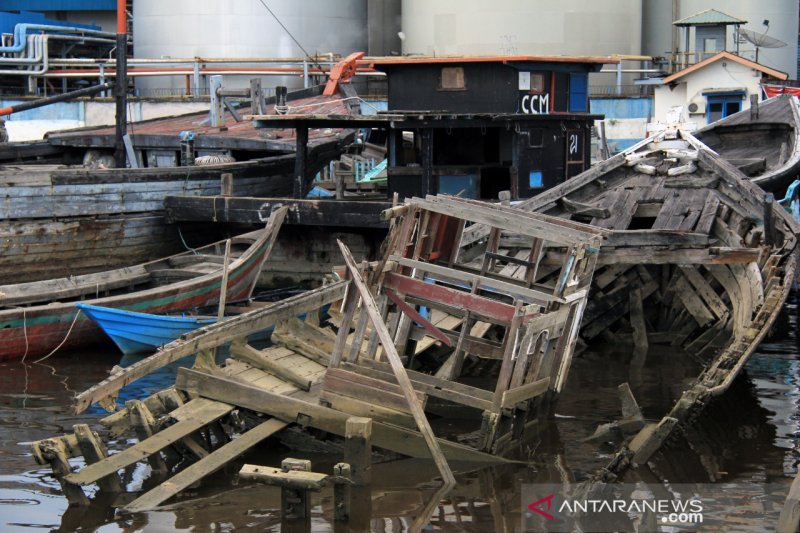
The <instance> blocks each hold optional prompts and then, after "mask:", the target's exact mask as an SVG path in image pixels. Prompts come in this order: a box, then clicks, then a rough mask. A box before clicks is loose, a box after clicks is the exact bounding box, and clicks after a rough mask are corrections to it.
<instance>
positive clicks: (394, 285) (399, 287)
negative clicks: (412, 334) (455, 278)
mask: <svg viewBox="0 0 800 533" xmlns="http://www.w3.org/2000/svg"><path fill="white" fill-rule="evenodd" d="M384 287H386V288H389V289H393V290H396V291H397V292H401V293H403V294H407V295H410V296H414V297H417V298H419V299H421V300H425V301H428V302H431V303H432V304H434V306H435V303H436V302H446V305H448V306H450V307H457V308H461V309H463V310H465V311H466V310H469V311H470V312H471V313H473V314H475V315H477V316H480V317H482V318H487V319H488V320H489V321H490V322H494V323H497V324H508V323H510V322H511V319H512V318H513V316H514V307H513V306H511V305H508V304H505V303H502V302H498V301H496V300H492V299H489V298H484V297H482V296H478V295H475V294H470V293H468V292H463V291H459V290H456V289H451V288H449V287H442V286H441V285H436V284H435V283H426V282H424V281H420V280H417V279H413V278H409V277H406V276H402V275H400V274H396V273H394V272H389V273H388V274H386V278H385V279H384Z"/></svg>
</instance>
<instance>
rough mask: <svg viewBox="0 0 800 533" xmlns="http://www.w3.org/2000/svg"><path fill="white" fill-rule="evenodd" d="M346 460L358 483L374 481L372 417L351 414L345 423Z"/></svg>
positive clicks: (354, 480) (355, 481)
mask: <svg viewBox="0 0 800 533" xmlns="http://www.w3.org/2000/svg"><path fill="white" fill-rule="evenodd" d="M344 461H345V462H346V463H348V464H349V465H350V475H351V477H352V479H353V483H355V484H356V485H369V483H370V482H371V481H372V419H371V418H363V417H358V416H351V417H350V418H348V419H347V424H346V425H345V441H344Z"/></svg>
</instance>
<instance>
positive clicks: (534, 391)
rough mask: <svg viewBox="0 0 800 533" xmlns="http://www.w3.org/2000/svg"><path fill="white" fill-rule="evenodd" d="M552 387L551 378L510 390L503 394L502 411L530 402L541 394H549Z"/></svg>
mask: <svg viewBox="0 0 800 533" xmlns="http://www.w3.org/2000/svg"><path fill="white" fill-rule="evenodd" d="M549 386H550V377H549V376H548V377H546V378H542V379H539V380H536V381H532V382H531V383H526V384H525V385H521V386H519V387H515V388H513V389H508V390H506V391H504V392H503V398H502V400H501V402H500V408H501V409H510V408H511V407H513V406H515V405H517V404H518V403H520V402H524V401H526V400H530V399H531V398H535V397H537V396H539V395H541V394H544V393H545V392H547V388H548V387H549Z"/></svg>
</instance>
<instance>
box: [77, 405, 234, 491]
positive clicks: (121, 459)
mask: <svg viewBox="0 0 800 533" xmlns="http://www.w3.org/2000/svg"><path fill="white" fill-rule="evenodd" d="M185 407H186V408H187V409H190V412H189V413H188V414H187V415H186V418H185V419H183V420H180V421H178V422H177V423H176V424H173V425H172V426H169V427H168V428H166V429H164V430H162V431H159V432H158V433H156V434H154V435H153V436H152V437H150V438H148V439H145V440H143V441H141V442H139V443H137V444H135V445H133V446H131V447H130V448H127V449H126V450H124V451H122V452H120V453H118V454H115V455H112V456H110V457H108V458H106V459H104V460H103V461H100V462H98V463H94V464H91V465H88V466H86V467H85V468H83V469H82V470H80V471H78V472H75V473H72V474H70V475H69V476H67V481H69V482H70V483H73V484H76V485H88V484H90V483H94V482H95V481H97V480H99V479H102V478H104V477H106V476H108V475H110V474H112V473H114V472H116V471H117V470H120V469H121V468H125V467H126V466H129V465H132V464H134V463H137V462H139V461H141V460H143V459H146V458H147V457H149V456H150V455H152V454H154V453H157V452H159V451H161V450H163V449H164V448H166V447H167V446H169V445H170V444H172V443H174V442H177V441H178V440H180V439H182V438H183V437H185V436H186V435H189V434H191V433H194V432H195V431H197V430H198V429H200V428H202V427H203V426H205V425H206V424H208V423H210V422H213V421H215V420H217V419H219V418H221V417H223V416H225V415H226V414H228V413H230V412H231V411H232V410H233V406H231V405H228V404H225V403H221V402H217V401H213V400H206V399H204V398H198V399H196V400H192V401H191V402H189V403H187V404H186V406H185Z"/></svg>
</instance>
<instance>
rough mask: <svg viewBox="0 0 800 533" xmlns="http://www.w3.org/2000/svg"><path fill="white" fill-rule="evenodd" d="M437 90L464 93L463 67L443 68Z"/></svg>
mask: <svg viewBox="0 0 800 533" xmlns="http://www.w3.org/2000/svg"><path fill="white" fill-rule="evenodd" d="M439 89H440V90H442V91H465V90H466V89H467V85H466V81H465V80H464V67H444V68H442V75H441V78H440V79H439Z"/></svg>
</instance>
